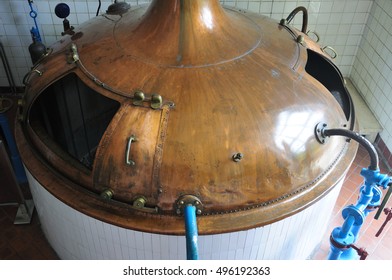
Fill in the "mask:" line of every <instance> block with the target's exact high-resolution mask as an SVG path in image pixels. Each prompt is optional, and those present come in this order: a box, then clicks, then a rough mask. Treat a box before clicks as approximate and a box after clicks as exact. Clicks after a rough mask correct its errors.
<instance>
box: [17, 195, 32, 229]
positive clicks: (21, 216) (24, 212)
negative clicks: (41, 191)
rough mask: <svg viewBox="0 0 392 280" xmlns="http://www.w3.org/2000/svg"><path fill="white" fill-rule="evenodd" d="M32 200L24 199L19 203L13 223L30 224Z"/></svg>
mask: <svg viewBox="0 0 392 280" xmlns="http://www.w3.org/2000/svg"><path fill="white" fill-rule="evenodd" d="M33 211H34V202H33V200H32V199H27V200H25V202H24V203H21V204H19V208H18V211H17V212H16V216H15V220H14V224H15V225H24V224H30V222H31V219H32V217H33Z"/></svg>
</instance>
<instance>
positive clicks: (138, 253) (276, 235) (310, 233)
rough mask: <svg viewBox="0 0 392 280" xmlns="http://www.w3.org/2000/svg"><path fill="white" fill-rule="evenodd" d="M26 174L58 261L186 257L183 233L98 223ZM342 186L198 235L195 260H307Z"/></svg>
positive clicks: (315, 246)
mask: <svg viewBox="0 0 392 280" xmlns="http://www.w3.org/2000/svg"><path fill="white" fill-rule="evenodd" d="M27 176H28V180H29V183H30V188H31V192H32V195H33V198H34V201H35V204H36V208H37V212H38V215H39V218H40V221H41V224H42V228H43V231H44V233H45V235H46V237H47V239H48V241H49V243H50V244H51V245H52V247H53V249H54V250H55V251H56V252H57V254H58V256H59V257H60V258H61V259H77V260H79V259H149V260H151V259H166V260H169V259H184V260H185V259H186V242H185V236H169V235H163V234H162V235H161V234H151V233H145V232H139V231H134V230H128V229H124V228H121V227H117V226H113V225H111V224H107V223H104V222H101V221H99V220H97V219H94V218H91V217H89V216H86V215H84V214H82V213H80V212H78V211H76V210H74V209H73V208H71V207H69V206H67V205H66V204H64V203H62V202H61V201H59V200H58V199H57V198H55V197H54V196H52V195H51V194H50V193H49V192H48V191H46V189H45V188H44V187H43V186H41V185H40V184H39V183H38V182H37V181H36V180H35V179H34V178H33V176H32V175H31V174H30V173H29V172H28V170H27ZM341 185H342V182H340V183H339V184H338V185H337V186H336V187H335V188H334V189H333V190H332V191H331V192H330V193H329V194H328V195H326V196H325V197H324V198H322V199H321V200H320V201H318V202H317V203H315V204H314V205H312V206H311V207H309V208H307V209H305V210H304V211H302V212H300V213H297V214H295V215H293V216H290V217H288V218H286V219H283V220H281V221H279V222H276V223H273V224H270V225H267V226H264V227H260V228H255V229H250V230H246V231H240V232H232V233H224V234H215V235H204V236H199V239H198V246H199V257H200V259H214V260H218V259H232V260H233V259H270V260H272V259H278V260H279V259H280V260H286V259H307V258H308V257H309V256H310V255H311V254H312V252H313V251H314V249H315V248H317V246H318V245H319V244H320V242H321V238H322V237H323V236H324V233H325V231H326V227H327V224H328V221H329V219H330V215H331V213H332V209H333V207H334V204H335V202H336V199H337V196H338V194H339V191H340V188H341Z"/></svg>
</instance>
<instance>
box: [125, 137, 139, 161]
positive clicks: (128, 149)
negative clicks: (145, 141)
mask: <svg viewBox="0 0 392 280" xmlns="http://www.w3.org/2000/svg"><path fill="white" fill-rule="evenodd" d="M135 141H137V139H136V136H135V135H131V137H129V139H128V144H127V150H126V151H125V163H126V164H127V165H131V166H133V165H135V164H136V163H135V162H134V161H133V160H131V144H132V142H135Z"/></svg>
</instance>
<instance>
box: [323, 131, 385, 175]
mask: <svg viewBox="0 0 392 280" xmlns="http://www.w3.org/2000/svg"><path fill="white" fill-rule="evenodd" d="M323 134H324V136H334V135H339V136H345V137H348V138H350V139H353V140H355V141H357V142H358V143H359V144H361V145H362V146H363V147H364V148H365V149H366V151H367V152H368V154H369V156H370V165H369V169H370V170H378V154H377V152H376V149H375V148H374V146H373V145H372V143H370V141H369V140H367V139H366V138H365V137H363V136H362V135H360V134H359V133H357V132H354V131H351V130H348V129H342V128H331V129H324V130H323Z"/></svg>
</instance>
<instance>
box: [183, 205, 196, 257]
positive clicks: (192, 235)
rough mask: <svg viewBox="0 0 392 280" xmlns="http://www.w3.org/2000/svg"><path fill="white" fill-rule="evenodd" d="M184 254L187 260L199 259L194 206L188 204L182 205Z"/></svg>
mask: <svg viewBox="0 0 392 280" xmlns="http://www.w3.org/2000/svg"><path fill="white" fill-rule="evenodd" d="M184 218H185V235H186V255H187V259H188V260H198V259H199V249H198V229H197V221H196V207H195V206H193V205H191V204H188V205H186V206H185V207H184Z"/></svg>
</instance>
